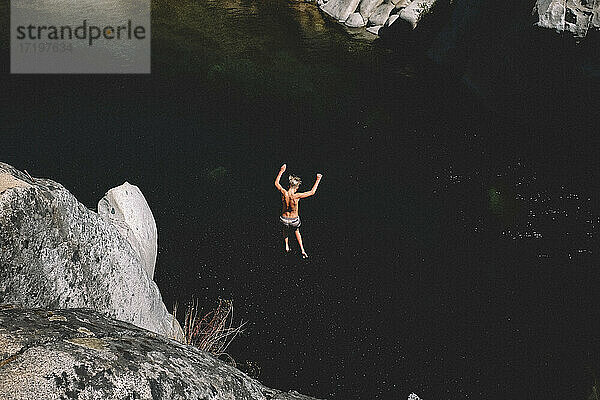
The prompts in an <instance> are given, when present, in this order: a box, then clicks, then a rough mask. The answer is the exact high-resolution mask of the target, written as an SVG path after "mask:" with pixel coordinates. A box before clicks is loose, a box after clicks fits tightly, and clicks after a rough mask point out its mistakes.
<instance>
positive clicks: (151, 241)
mask: <svg viewBox="0 0 600 400" xmlns="http://www.w3.org/2000/svg"><path fill="white" fill-rule="evenodd" d="M98 214H100V215H101V216H102V217H104V218H106V219H108V220H109V221H110V222H111V223H112V224H113V225H115V226H116V227H117V229H118V230H119V232H120V233H121V235H123V237H125V238H126V239H127V241H128V242H129V244H131V247H133V249H134V250H135V251H136V252H137V253H138V254H139V256H140V259H141V260H142V262H143V263H144V270H145V271H146V273H147V274H148V277H149V278H150V279H154V267H155V264H156V254H157V250H158V232H157V230H156V222H155V221H154V216H153V215H152V211H151V210H150V206H148V202H147V201H146V198H145V197H144V195H143V194H142V192H141V191H140V189H139V188H138V187H137V186H134V185H131V184H130V183H128V182H125V183H124V184H122V185H121V186H117V187H115V188H113V189H110V190H109V191H108V193H106V195H105V196H104V197H103V198H102V199H101V200H100V202H99V203H98Z"/></svg>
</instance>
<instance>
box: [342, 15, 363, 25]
mask: <svg viewBox="0 0 600 400" xmlns="http://www.w3.org/2000/svg"><path fill="white" fill-rule="evenodd" d="M346 26H347V27H349V28H360V27H361V26H365V20H364V19H363V17H362V15H360V14H359V13H352V14H350V16H349V17H348V19H347V20H346Z"/></svg>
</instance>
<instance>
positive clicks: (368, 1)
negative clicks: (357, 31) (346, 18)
mask: <svg viewBox="0 0 600 400" xmlns="http://www.w3.org/2000/svg"><path fill="white" fill-rule="evenodd" d="M381 3H383V0H361V1H360V4H359V6H358V11H359V12H360V15H362V17H363V18H364V19H365V20H368V19H369V17H370V16H371V14H373V11H374V10H375V8H377V6H378V5H380V4H381Z"/></svg>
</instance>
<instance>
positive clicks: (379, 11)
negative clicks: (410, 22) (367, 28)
mask: <svg viewBox="0 0 600 400" xmlns="http://www.w3.org/2000/svg"><path fill="white" fill-rule="evenodd" d="M395 7H396V6H395V5H394V4H392V3H383V4H380V5H379V6H378V7H377V8H376V9H375V11H373V14H371V16H370V17H369V25H373V26H383V25H384V24H385V22H386V21H387V20H388V18H389V16H390V13H391V12H392V10H393V9H394V8H395Z"/></svg>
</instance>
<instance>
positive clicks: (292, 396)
mask: <svg viewBox="0 0 600 400" xmlns="http://www.w3.org/2000/svg"><path fill="white" fill-rule="evenodd" d="M0 309H1V307H0ZM0 398H1V399H4V400H39V399H44V400H45V399H74V400H84V399H107V400H112V399H114V400H117V399H142V400H146V399H148V400H149V399H152V400H200V399H202V400H222V399H239V400H241V399H245V400H314V399H312V398H311V397H307V396H303V395H300V394H298V393H296V392H290V393H284V392H281V391H278V390H274V389H269V388H267V387H265V386H263V385H262V384H261V383H260V382H258V381H257V380H255V379H252V378H250V377H249V376H247V375H245V374H244V373H242V372H241V371H239V370H237V369H235V368H233V367H231V366H229V365H227V364H225V363H223V362H222V361H220V360H218V359H216V358H214V357H212V356H210V355H209V354H207V353H204V352H201V351H199V350H198V349H196V348H194V347H192V346H186V345H183V344H180V343H178V342H176V341H174V340H170V339H167V338H165V337H163V336H160V335H156V334H152V333H150V332H148V331H145V330H143V329H139V328H137V327H135V326H133V325H131V324H127V323H125V322H121V321H117V320H112V319H108V318H106V317H104V316H102V315H101V314H99V313H97V312H94V311H92V310H75V309H71V310H53V311H45V310H22V309H5V310H2V311H0Z"/></svg>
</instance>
